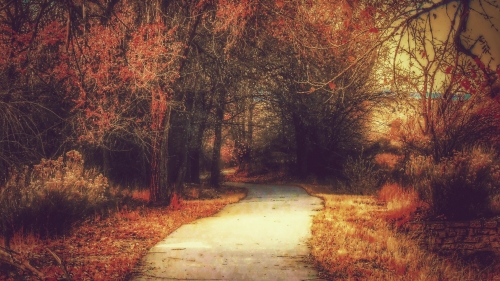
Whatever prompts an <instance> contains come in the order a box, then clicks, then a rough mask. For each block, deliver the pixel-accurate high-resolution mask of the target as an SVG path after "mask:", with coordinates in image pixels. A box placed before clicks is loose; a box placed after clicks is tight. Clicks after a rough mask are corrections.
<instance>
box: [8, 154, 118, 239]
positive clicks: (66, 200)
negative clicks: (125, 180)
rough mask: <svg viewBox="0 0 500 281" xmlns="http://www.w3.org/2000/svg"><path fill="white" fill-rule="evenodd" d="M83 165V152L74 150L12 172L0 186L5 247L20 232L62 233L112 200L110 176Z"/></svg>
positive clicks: (43, 235) (38, 233) (41, 235)
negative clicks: (31, 166) (29, 167)
mask: <svg viewBox="0 0 500 281" xmlns="http://www.w3.org/2000/svg"><path fill="white" fill-rule="evenodd" d="M83 164H84V162H83V158H82V155H81V154H80V153H79V152H77V151H74V150H73V151H69V152H67V153H66V155H65V156H64V157H63V156H61V157H59V158H58V159H56V160H46V159H42V161H41V162H40V164H38V165H35V166H34V167H33V169H28V168H25V169H23V170H22V171H14V172H13V173H11V174H12V175H11V176H10V178H9V179H8V181H7V183H6V185H5V186H4V187H3V188H1V189H0V231H1V232H0V234H2V235H3V236H4V239H5V241H6V242H5V244H6V246H9V245H8V244H9V240H10V238H11V237H12V236H13V234H14V233H15V232H18V231H22V232H24V233H32V234H35V235H39V236H40V237H47V236H54V235H61V234H63V233H65V231H67V230H68V229H69V227H70V226H71V225H72V224H73V223H75V222H76V221H78V220H80V219H82V218H83V217H85V216H88V215H90V214H94V213H95V212H97V211H99V210H101V209H102V208H103V207H104V206H105V205H106V204H107V203H109V201H110V198H111V196H110V194H109V185H108V180H107V178H105V177H104V176H102V175H101V174H99V173H97V172H96V171H95V170H85V169H84V165H83Z"/></svg>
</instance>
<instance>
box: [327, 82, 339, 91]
mask: <svg viewBox="0 0 500 281" xmlns="http://www.w3.org/2000/svg"><path fill="white" fill-rule="evenodd" d="M328 87H329V88H330V90H332V91H333V90H335V88H336V87H337V85H335V83H333V82H330V83H328Z"/></svg>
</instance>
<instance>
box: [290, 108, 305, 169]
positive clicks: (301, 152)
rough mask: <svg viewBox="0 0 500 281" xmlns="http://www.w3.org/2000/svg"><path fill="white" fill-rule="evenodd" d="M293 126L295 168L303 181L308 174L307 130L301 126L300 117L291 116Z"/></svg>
mask: <svg viewBox="0 0 500 281" xmlns="http://www.w3.org/2000/svg"><path fill="white" fill-rule="evenodd" d="M292 118H293V125H294V128H295V146H296V148H295V149H296V156H297V159H296V168H297V175H298V176H299V178H301V179H305V178H306V177H307V175H308V173H309V167H308V162H309V155H308V154H309V147H308V145H309V144H308V139H307V130H306V129H305V128H304V126H303V124H301V123H302V122H301V120H300V117H298V116H293V117H292Z"/></svg>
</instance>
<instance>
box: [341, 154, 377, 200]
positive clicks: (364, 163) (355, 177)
mask: <svg viewBox="0 0 500 281" xmlns="http://www.w3.org/2000/svg"><path fill="white" fill-rule="evenodd" d="M342 174H343V176H344V178H345V179H346V185H347V187H346V188H347V189H348V190H349V191H350V192H352V193H354V194H374V193H375V191H376V190H377V189H378V188H379V187H380V186H381V184H382V183H383V182H384V180H385V179H384V178H385V177H384V176H383V173H382V172H381V171H380V169H378V167H377V165H376V164H375V163H374V162H373V161H372V160H371V159H367V158H363V157H361V156H360V157H358V158H357V159H354V158H352V157H351V156H348V157H347V160H346V162H345V164H344V166H343V170H342Z"/></svg>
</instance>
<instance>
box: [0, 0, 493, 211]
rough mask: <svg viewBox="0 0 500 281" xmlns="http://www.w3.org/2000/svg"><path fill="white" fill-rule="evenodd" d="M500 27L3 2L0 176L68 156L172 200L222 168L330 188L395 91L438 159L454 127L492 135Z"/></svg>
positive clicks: (389, 9) (303, 12)
mask: <svg viewBox="0 0 500 281" xmlns="http://www.w3.org/2000/svg"><path fill="white" fill-rule="evenodd" d="M499 18H500V7H499V4H498V3H497V2H496V1H490V0H473V1H465V0H459V1H451V0H443V1H423V0H422V1H400V0H398V1H379V0H365V1H363V0H358V1H331V0H301V1H285V0H145V1H137V0H72V1H66V0H39V1H31V0H28V1H21V0H14V1H12V0H1V1H0V53H1V55H0V80H1V81H2V83H0V112H1V114H0V124H1V130H0V179H1V180H2V181H4V180H5V179H6V178H7V177H8V174H9V171H11V170H12V169H14V168H15V167H20V166H22V165H26V164H33V163H35V162H36V161H37V160H38V159H40V158H42V157H46V158H47V157H55V156H58V155H61V154H62V153H63V152H64V151H68V150H70V149H79V150H81V151H82V152H83V154H84V155H85V157H87V158H88V159H87V161H86V163H90V164H89V165H93V166H95V167H98V168H99V169H101V170H102V172H103V173H104V174H105V175H106V176H107V177H109V178H110V179H112V180H115V181H117V182H118V181H128V182H133V181H136V182H141V183H147V184H149V186H150V190H151V192H152V193H151V194H152V200H153V201H158V202H160V201H163V202H167V203H168V202H169V201H170V200H171V199H172V197H173V195H174V194H175V193H176V192H179V190H180V189H181V188H182V186H183V183H184V182H199V179H200V173H202V172H210V184H211V185H213V186H218V185H219V184H220V177H219V176H220V175H219V173H220V169H221V165H222V163H229V162H231V163H232V164H233V165H238V167H240V169H262V168H263V167H276V166H286V167H288V168H289V169H292V170H294V171H296V172H297V175H299V176H300V177H307V176H309V175H311V174H315V175H316V176H318V177H325V176H328V175H330V174H335V173H336V172H338V170H339V169H340V168H341V167H342V165H343V163H345V162H346V161H347V159H348V158H349V157H350V156H351V155H355V154H359V153H362V151H364V150H366V149H367V148H368V147H370V145H371V143H370V141H369V138H368V136H369V135H370V128H368V123H369V122H368V121H369V119H370V116H371V115H370V114H371V112H372V110H373V109H374V108H377V107H379V106H381V105H383V104H384V102H385V101H386V100H387V99H391V98H394V97H392V96H390V95H388V94H387V91H384V90H387V89H389V90H390V92H391V93H394V94H395V95H400V96H401V95H406V94H408V93H418V94H419V96H420V97H421V100H420V101H421V102H420V108H421V112H422V115H421V120H417V127H419V128H420V132H421V134H422V135H423V136H425V137H428V138H429V139H430V140H431V142H432V143H433V146H432V147H431V148H425V149H430V150H433V154H434V156H435V157H436V158H439V157H441V156H443V155H446V154H447V153H449V152H450V151H452V150H453V149H456V148H458V147H457V146H456V145H451V144H450V143H449V142H447V143H446V144H444V143H443V140H444V139H449V138H450V137H453V136H455V137H458V136H461V134H462V133H461V132H462V131H460V132H458V131H456V130H455V129H457V127H453V125H456V126H458V127H460V128H463V127H464V126H469V125H470V126H472V124H473V123H474V122H476V123H477V121H478V120H479V121H481V124H487V125H484V126H473V127H474V128H475V129H474V130H475V131H474V130H472V131H473V132H476V133H477V135H478V136H483V135H484V138H488V139H489V140H491V138H492V136H491V135H490V134H488V133H486V132H487V131H488V129H489V128H490V126H491V124H496V122H497V121H496V120H497V119H498V116H497V113H496V112H495V110H496V107H494V106H491V103H490V100H491V101H492V100H494V99H498V98H499V96H500V95H499V93H500V82H499V80H498V76H499V75H500V67H499V65H500V61H499V60H500V58H499V57H498V56H500V54H499V53H498V52H497V50H498V44H499V43H500V42H499V37H500V36H499V33H498V32H499V29H498V28H499V25H500V20H499ZM436 92H439V93H440V94H441V95H442V96H443V98H442V99H440V100H436V99H433V98H432V95H431V94H432V93H436ZM457 93H463V94H469V95H472V96H473V99H474V103H472V102H471V103H470V105H469V107H468V108H466V109H464V108H463V107H458V106H456V103H453V100H454V97H456V94H457ZM467 112H469V113H471V114H466V113H467ZM472 113H474V114H472ZM450 128H455V129H454V130H455V131H453V132H456V133H453V134H455V135H453V134H452V131H450V130H451V129H450ZM457 130H458V129H457ZM462 135H463V134H462ZM476 140H477V139H474V140H473V141H476ZM464 141H465V140H464ZM270 158H272V159H270Z"/></svg>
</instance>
